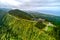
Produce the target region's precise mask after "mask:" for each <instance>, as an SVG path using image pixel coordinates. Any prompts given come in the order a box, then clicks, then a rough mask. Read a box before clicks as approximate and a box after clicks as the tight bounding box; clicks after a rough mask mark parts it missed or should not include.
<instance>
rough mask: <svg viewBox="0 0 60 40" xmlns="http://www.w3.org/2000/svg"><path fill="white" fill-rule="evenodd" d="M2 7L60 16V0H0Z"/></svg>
mask: <svg viewBox="0 0 60 40" xmlns="http://www.w3.org/2000/svg"><path fill="white" fill-rule="evenodd" d="M0 8H13V9H15V8H17V9H22V10H32V11H39V12H43V13H47V14H52V15H57V16H60V0H0Z"/></svg>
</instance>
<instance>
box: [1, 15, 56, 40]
mask: <svg viewBox="0 0 60 40" xmlns="http://www.w3.org/2000/svg"><path fill="white" fill-rule="evenodd" d="M36 23H37V22H36V21H30V20H27V19H22V18H17V17H15V16H12V15H10V14H7V15H5V16H4V17H3V19H2V24H1V27H0V30H1V31H0V33H1V34H0V40H56V39H55V37H53V36H54V35H51V34H53V33H52V32H53V31H50V32H51V34H50V33H49V32H45V31H43V30H40V29H38V28H37V27H35V24H36ZM39 26H40V25H39Z"/></svg>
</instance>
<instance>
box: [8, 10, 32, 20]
mask: <svg viewBox="0 0 60 40" xmlns="http://www.w3.org/2000/svg"><path fill="white" fill-rule="evenodd" d="M9 14H11V15H14V16H16V17H19V18H23V19H28V20H31V18H33V17H32V16H31V15H30V14H28V13H26V12H24V11H21V10H18V9H15V10H10V11H9Z"/></svg>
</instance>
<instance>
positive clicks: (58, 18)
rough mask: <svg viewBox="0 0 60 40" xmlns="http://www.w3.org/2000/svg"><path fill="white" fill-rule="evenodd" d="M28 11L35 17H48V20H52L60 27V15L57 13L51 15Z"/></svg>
mask: <svg viewBox="0 0 60 40" xmlns="http://www.w3.org/2000/svg"><path fill="white" fill-rule="evenodd" d="M27 13H29V14H31V15H32V16H33V17H34V18H38V19H39V18H42V19H46V20H47V21H49V22H51V23H52V24H54V25H56V26H58V27H60V16H55V15H49V14H43V13H39V12H32V11H30V12H29V11H27Z"/></svg>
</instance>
